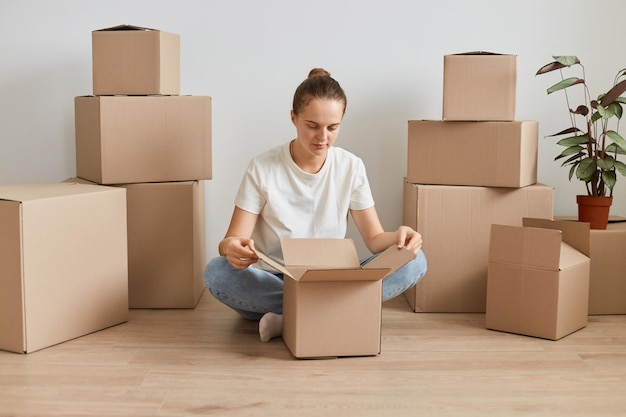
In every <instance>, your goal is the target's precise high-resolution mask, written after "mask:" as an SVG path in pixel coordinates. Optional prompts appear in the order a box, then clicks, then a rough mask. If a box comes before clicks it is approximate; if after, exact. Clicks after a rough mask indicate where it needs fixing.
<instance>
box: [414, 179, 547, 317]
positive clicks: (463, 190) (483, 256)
mask: <svg viewBox="0 0 626 417" xmlns="http://www.w3.org/2000/svg"><path fill="white" fill-rule="evenodd" d="M553 207H554V189H553V187H550V186H547V185H543V184H534V185H529V186H527V187H524V188H495V187H472V186H446V185H423V184H412V183H409V182H406V181H405V184H404V224H406V225H408V226H411V227H413V228H414V229H416V230H417V231H418V232H420V233H421V234H422V237H423V239H424V244H423V250H424V254H425V255H426V257H427V258H428V273H427V274H426V276H424V278H422V279H421V280H420V281H419V282H418V283H417V285H416V286H415V287H414V288H412V289H409V290H407V291H406V292H405V293H404V295H405V297H406V299H407V301H408V302H409V305H410V306H411V307H412V308H413V309H414V311H416V312H433V313H436V312H439V313H484V312H485V306H486V295H487V262H488V254H489V234H490V230H491V225H492V224H494V223H495V224H505V225H512V226H521V224H522V218H524V217H538V218H547V219H551V218H552V213H553Z"/></svg>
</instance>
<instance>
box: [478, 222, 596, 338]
mask: <svg viewBox="0 0 626 417" xmlns="http://www.w3.org/2000/svg"><path fill="white" fill-rule="evenodd" d="M588 255H589V224H587V223H575V222H551V221H550V220H545V219H524V221H523V227H519V226H505V225H497V224H494V225H493V226H492V229H491V242H490V246H489V271H488V281H487V282H488V283H487V312H486V315H485V326H486V327H487V328H488V329H492V330H500V331H505V332H510V333H518V334H523V335H527V336H535V337H541V338H544V339H551V340H557V339H560V338H562V337H564V336H566V335H568V334H570V333H573V332H575V331H577V330H579V329H582V328H583V327H585V326H586V325H587V311H588V309H587V307H588V301H589V270H590V259H589V256H588Z"/></svg>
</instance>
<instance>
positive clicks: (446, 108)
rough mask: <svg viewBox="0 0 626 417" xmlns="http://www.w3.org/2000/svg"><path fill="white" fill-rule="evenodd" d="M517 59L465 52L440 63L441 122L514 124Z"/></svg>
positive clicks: (447, 56) (502, 55)
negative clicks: (461, 121) (460, 121)
mask: <svg viewBox="0 0 626 417" xmlns="http://www.w3.org/2000/svg"><path fill="white" fill-rule="evenodd" d="M516 89H517V55H504V54H495V53H491V52H467V53H462V54H452V55H446V56H444V59H443V119H444V120H482V121H513V120H515V101H516Z"/></svg>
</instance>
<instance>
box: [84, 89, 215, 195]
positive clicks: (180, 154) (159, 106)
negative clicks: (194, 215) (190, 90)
mask: <svg viewBox="0 0 626 417" xmlns="http://www.w3.org/2000/svg"><path fill="white" fill-rule="evenodd" d="M75 113H76V114H75V123H76V174H77V176H78V177H81V178H85V179H87V180H90V181H93V182H96V183H99V184H128V183H143V182H173V181H190V180H204V179H211V176H212V155H211V150H212V149H211V148H212V142H211V139H212V138H211V97H207V96H171V97H168V96H149V97H128V96H116V97H93V96H88V97H76V98H75Z"/></svg>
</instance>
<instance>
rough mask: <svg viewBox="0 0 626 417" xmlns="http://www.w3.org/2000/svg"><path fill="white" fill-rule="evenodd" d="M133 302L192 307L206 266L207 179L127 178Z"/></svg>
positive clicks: (142, 305) (137, 305)
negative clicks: (138, 181)
mask: <svg viewBox="0 0 626 417" xmlns="http://www.w3.org/2000/svg"><path fill="white" fill-rule="evenodd" d="M121 187H123V188H125V189H126V196H127V201H128V297H129V298H128V299H129V307H130V308H194V307H195V306H196V304H197V303H198V300H200V296H201V295H202V293H203V291H204V277H203V272H204V267H205V266H206V241H205V240H206V239H205V234H206V232H205V210H204V208H205V207H204V206H205V202H204V182H203V181H181V182H166V183H144V184H127V185H122V186H121Z"/></svg>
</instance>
